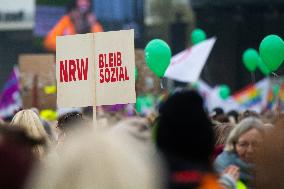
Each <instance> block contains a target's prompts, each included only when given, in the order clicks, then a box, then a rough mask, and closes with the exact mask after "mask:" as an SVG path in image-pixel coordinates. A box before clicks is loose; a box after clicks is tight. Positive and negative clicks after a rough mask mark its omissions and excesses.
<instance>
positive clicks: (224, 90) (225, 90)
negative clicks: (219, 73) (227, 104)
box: [219, 85, 231, 100]
mask: <svg viewBox="0 0 284 189" xmlns="http://www.w3.org/2000/svg"><path fill="white" fill-rule="evenodd" d="M230 94H231V90H230V88H229V87H228V85H221V86H220V88H219V95H220V97H221V98H222V99H223V100H226V99H227V98H229V96H230Z"/></svg>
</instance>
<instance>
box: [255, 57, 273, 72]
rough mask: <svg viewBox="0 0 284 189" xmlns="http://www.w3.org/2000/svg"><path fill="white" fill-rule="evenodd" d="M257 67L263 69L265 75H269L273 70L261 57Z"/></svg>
mask: <svg viewBox="0 0 284 189" xmlns="http://www.w3.org/2000/svg"><path fill="white" fill-rule="evenodd" d="M257 67H258V69H259V70H260V71H261V73H262V74H263V75H265V76H268V75H269V74H270V73H271V71H270V70H269V69H268V68H267V66H266V65H265V64H264V63H263V61H262V59H261V58H260V57H259V61H258V62H257Z"/></svg>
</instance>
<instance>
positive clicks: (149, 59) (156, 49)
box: [145, 39, 172, 78]
mask: <svg viewBox="0 0 284 189" xmlns="http://www.w3.org/2000/svg"><path fill="white" fill-rule="evenodd" d="M171 57H172V52H171V49H170V47H169V45H168V44H167V43H166V42H165V41H163V40H161V39H153V40H152V41H150V42H149V43H148V44H147V46H146V47H145V60H146V63H147V66H148V67H149V68H150V70H152V71H153V72H154V74H156V75H157V76H158V77H160V78H161V77H163V76H164V74H165V72H166V70H167V68H168V66H169V64H170V62H171Z"/></svg>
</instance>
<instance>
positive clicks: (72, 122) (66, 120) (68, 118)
mask: <svg viewBox="0 0 284 189" xmlns="http://www.w3.org/2000/svg"><path fill="white" fill-rule="evenodd" d="M81 122H83V116H82V114H81V113H78V112H70V113H67V114H64V115H62V116H60V117H59V118H58V122H57V128H59V129H60V130H62V131H63V132H68V131H69V130H71V129H73V127H74V126H76V124H78V123H81Z"/></svg>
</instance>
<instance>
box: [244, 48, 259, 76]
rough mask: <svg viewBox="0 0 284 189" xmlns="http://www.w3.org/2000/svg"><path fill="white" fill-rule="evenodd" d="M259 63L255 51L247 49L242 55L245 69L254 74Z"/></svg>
mask: <svg viewBox="0 0 284 189" xmlns="http://www.w3.org/2000/svg"><path fill="white" fill-rule="evenodd" d="M258 61H259V55H258V52H257V51H256V50H255V49H251V48H250V49H247V50H246V51H245V52H244V54H243V63H244V65H245V67H246V69H247V70H248V71H250V72H254V71H255V70H256V67H257V63H258Z"/></svg>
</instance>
